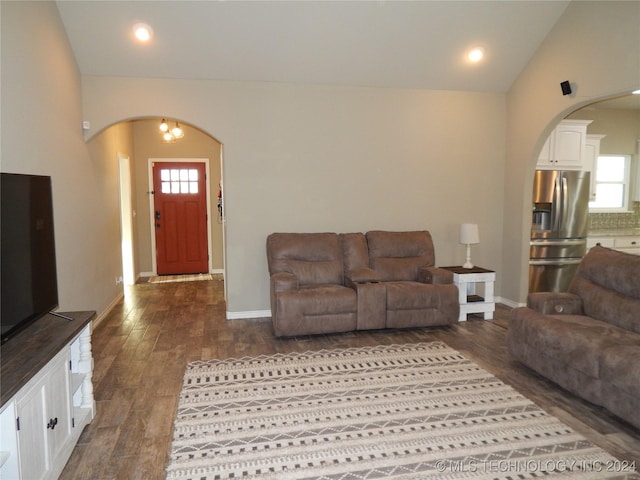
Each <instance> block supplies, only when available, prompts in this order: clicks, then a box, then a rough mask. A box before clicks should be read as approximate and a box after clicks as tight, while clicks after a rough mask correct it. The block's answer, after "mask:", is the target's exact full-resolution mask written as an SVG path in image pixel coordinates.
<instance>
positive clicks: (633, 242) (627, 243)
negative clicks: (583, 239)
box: [587, 235, 640, 255]
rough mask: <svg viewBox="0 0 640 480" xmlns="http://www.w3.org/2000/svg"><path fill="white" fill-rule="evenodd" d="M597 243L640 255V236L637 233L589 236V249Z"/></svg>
mask: <svg viewBox="0 0 640 480" xmlns="http://www.w3.org/2000/svg"><path fill="white" fill-rule="evenodd" d="M596 245H600V246H602V247H607V248H612V249H614V250H620V251H621V252H627V253H633V254H635V255H640V236H637V235H619V236H607V237H589V238H587V250H589V249H591V248H593V247H595V246H596Z"/></svg>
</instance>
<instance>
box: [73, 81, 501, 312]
mask: <svg viewBox="0 0 640 480" xmlns="http://www.w3.org/2000/svg"><path fill="white" fill-rule="evenodd" d="M83 102H84V115H85V119H86V120H90V121H91V124H92V126H93V127H94V129H95V131H99V130H100V129H101V128H103V127H105V126H107V125H111V124H113V123H115V122H119V121H121V120H123V119H130V118H136V117H141V116H161V115H170V116H171V117H172V118H177V119H178V120H180V121H184V122H188V123H190V124H192V125H195V126H197V127H198V128H200V129H202V130H204V131H205V132H207V133H209V134H210V135H212V136H213V137H215V138H216V139H218V140H219V141H220V142H221V143H222V144H223V145H224V152H225V154H224V157H225V160H224V187H225V207H226V216H227V224H226V230H227V238H226V249H227V250H226V282H227V285H226V286H227V291H228V305H227V309H228V311H229V312H230V314H231V316H234V315H244V314H251V313H254V314H255V313H256V312H257V313H259V312H264V311H266V310H268V309H269V284H268V273H267V268H266V254H265V239H266V237H267V235H268V234H269V233H271V232H275V231H296V232H303V231H337V232H350V231H366V230H369V229H389V230H392V229H396V230H409V229H429V230H430V231H431V232H432V234H433V237H434V241H435V244H436V255H437V261H438V264H439V265H445V264H460V263H461V262H462V261H463V260H464V247H462V246H461V245H459V244H458V226H459V224H460V223H463V222H477V223H479V225H480V232H481V240H482V243H481V244H480V245H478V246H476V247H473V258H474V260H475V261H476V262H477V263H478V264H480V265H484V266H487V267H491V268H495V269H496V270H498V271H500V270H501V264H500V258H501V238H502V218H503V215H502V210H503V204H502V185H503V181H504V179H503V171H504V158H505V157H504V155H505V154H504V145H505V137H504V133H505V96H504V95H497V94H486V93H468V92H448V91H419V90H397V89H376V88H357V87H353V88H350V87H323V86H312V85H289V84H274V83H241V82H219V81H187V80H164V79H142V78H109V77H83ZM500 284H501V275H499V280H498V285H497V291H498V292H499V291H500Z"/></svg>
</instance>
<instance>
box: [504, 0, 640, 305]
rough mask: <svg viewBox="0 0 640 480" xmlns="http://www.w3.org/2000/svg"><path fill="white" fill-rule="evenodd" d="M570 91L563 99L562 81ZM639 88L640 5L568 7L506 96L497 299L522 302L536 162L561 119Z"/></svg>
mask: <svg viewBox="0 0 640 480" xmlns="http://www.w3.org/2000/svg"><path fill="white" fill-rule="evenodd" d="M565 80H569V81H570V82H571V83H572V85H573V90H574V93H573V94H572V95H569V96H563V95H562V93H561V89H560V82H562V81H565ZM637 88H640V2H608V1H604V2H582V1H575V2H571V4H570V5H569V7H567V10H566V11H565V13H564V14H563V16H562V17H561V18H560V20H559V21H558V23H557V24H556V25H555V27H554V28H553V30H552V31H551V32H550V33H549V35H548V36H547V38H546V39H545V41H544V43H543V45H542V46H541V47H540V48H539V50H538V52H537V53H536V55H535V56H534V58H533V59H532V61H531V62H530V63H529V64H528V66H527V68H526V69H525V70H524V72H523V73H522V74H521V76H520V78H519V79H518V80H517V82H516V83H515V84H514V86H513V88H512V89H511V91H510V92H509V95H508V109H507V117H508V122H507V125H508V127H507V163H506V177H505V180H506V181H505V210H504V213H505V216H504V226H505V235H504V237H503V244H504V255H503V258H502V265H503V267H504V276H505V278H508V279H509V281H508V282H505V284H504V287H503V290H502V295H503V296H505V297H507V298H511V299H518V301H519V302H524V300H525V299H526V294H527V289H528V278H527V276H528V264H527V262H528V253H529V252H528V240H529V233H530V215H531V189H532V187H533V172H534V170H535V162H536V158H537V156H538V153H539V152H540V149H541V148H542V144H543V143H544V140H545V138H546V137H547V136H548V134H549V132H550V131H551V130H552V129H553V127H554V126H555V125H556V124H557V122H558V121H559V120H561V119H562V118H564V117H565V116H566V115H567V114H569V113H571V112H572V111H574V110H576V109H577V108H579V107H582V106H584V105H586V104H588V103H591V102H593V101H594V100H598V99H602V98H606V97H608V96H613V95H618V94H620V93H629V92H631V91H633V90H635V89H637Z"/></svg>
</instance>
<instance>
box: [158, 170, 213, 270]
mask: <svg viewBox="0 0 640 480" xmlns="http://www.w3.org/2000/svg"><path fill="white" fill-rule="evenodd" d="M205 182H206V178H205V165H204V163H183V162H180V163H178V162H175V163H174V162H155V163H154V164H153V190H154V209H153V210H154V225H155V231H156V268H157V272H158V275H174V274H180V273H206V272H208V267H209V265H208V264H209V254H208V251H207V193H206V183H205Z"/></svg>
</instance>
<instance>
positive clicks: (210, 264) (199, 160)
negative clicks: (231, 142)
mask: <svg viewBox="0 0 640 480" xmlns="http://www.w3.org/2000/svg"><path fill="white" fill-rule="evenodd" d="M154 163H204V170H205V175H206V176H207V178H206V182H204V183H205V195H206V196H205V198H206V202H207V252H208V257H209V258H208V259H207V270H208V271H209V273H212V271H213V255H212V251H213V250H212V248H213V239H212V238H211V218H212V217H211V185H210V182H211V175H210V172H209V159H208V158H149V159H148V165H147V167H148V177H149V192H153V164H154ZM153 209H154V201H153V195H149V228H150V232H151V266H152V267H151V268H152V270H153V272H152V273H153V275H157V274H158V263H157V257H156V226H155V219H154V216H153V214H154V211H153Z"/></svg>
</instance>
